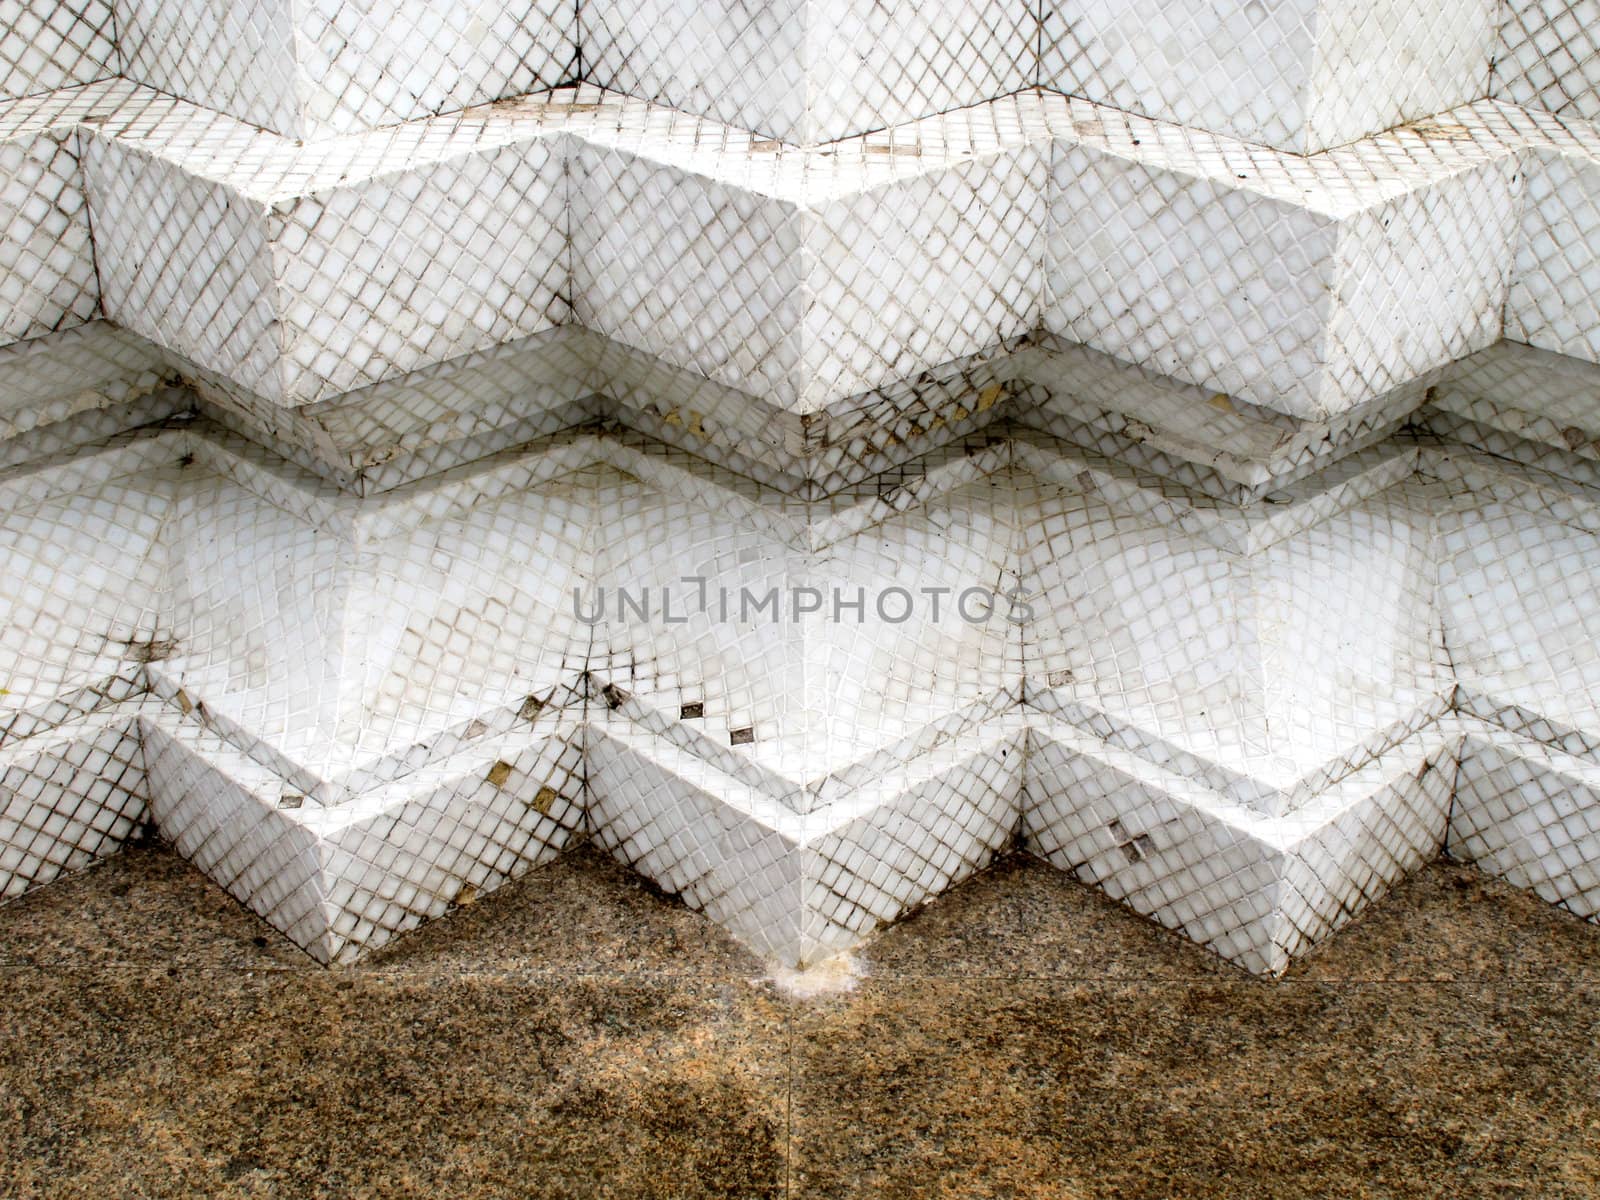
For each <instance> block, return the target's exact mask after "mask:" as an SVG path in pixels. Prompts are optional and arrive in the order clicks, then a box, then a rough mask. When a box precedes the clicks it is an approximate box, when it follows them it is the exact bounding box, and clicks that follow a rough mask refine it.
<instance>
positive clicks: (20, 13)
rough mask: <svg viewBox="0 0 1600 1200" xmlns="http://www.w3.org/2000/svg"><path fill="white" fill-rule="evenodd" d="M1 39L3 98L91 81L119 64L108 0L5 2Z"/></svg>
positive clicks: (0, 15)
mask: <svg viewBox="0 0 1600 1200" xmlns="http://www.w3.org/2000/svg"><path fill="white" fill-rule="evenodd" d="M0 35H3V36H0V100H9V99H11V98H13V97H16V96H36V95H38V94H39V93H41V92H49V91H54V90H55V89H57V88H65V87H71V86H72V85H73V84H78V83H91V82H93V81H94V80H96V79H104V78H105V77H107V76H109V75H114V74H116V73H117V69H118V67H119V66H120V65H121V59H120V56H119V55H118V53H117V45H116V29H115V27H114V24H113V21H112V11H111V4H110V3H109V0H5V3H3V4H0Z"/></svg>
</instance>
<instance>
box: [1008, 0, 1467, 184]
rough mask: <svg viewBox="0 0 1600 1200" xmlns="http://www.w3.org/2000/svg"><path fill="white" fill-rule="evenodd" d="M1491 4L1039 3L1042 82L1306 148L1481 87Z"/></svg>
mask: <svg viewBox="0 0 1600 1200" xmlns="http://www.w3.org/2000/svg"><path fill="white" fill-rule="evenodd" d="M1497 8H1498V5H1497V4H1496V3H1494V0H1450V2H1448V3H1428V4H1411V3H1406V2H1405V0H1348V2H1343V3H1341V2H1337V0H1328V2H1319V0H1288V2H1284V3H1275V4H1241V5H1218V4H1209V3H1204V2H1202V0H1177V2H1175V3H1174V2H1172V0H1136V2H1134V3H1126V2H1122V0H1074V2H1072V3H1052V2H1049V0H1047V2H1046V3H1045V4H1044V6H1043V15H1044V28H1043V36H1042V41H1041V46H1042V58H1041V62H1040V74H1039V82H1040V83H1041V85H1042V86H1044V87H1047V88H1054V89H1056V90H1058V91H1062V92H1067V93H1070V94H1072V95H1076V96H1084V97H1086V98H1088V99H1090V100H1094V101H1097V102H1099V103H1103V104H1109V105H1111V106H1112V107H1114V108H1120V109H1125V110H1127V111H1129V112H1137V113H1141V114H1143V115H1145V116H1149V117H1156V118H1159V119H1161V120H1168V121H1173V122H1175V123H1177V124H1180V125H1188V126H1192V127H1194V128H1197V129H1203V130H1207V131H1209V132H1213V133H1222V134H1227V135H1229V136H1232V137H1237V138H1240V139H1242V140H1244V141H1247V142H1259V143H1261V144H1262V145H1266V146H1272V147H1275V148H1277V149H1280V150H1288V151H1291V152H1293V153H1296V154H1314V153H1316V152H1318V151H1320V150H1325V149H1327V148H1328V147H1330V146H1339V145H1343V144H1345V143H1346V142H1353V141H1356V140H1357V139H1359V138H1362V137H1366V136H1368V135H1369V134H1373V133H1377V132H1379V131H1381V130H1384V129H1388V128H1391V127H1393V126H1395V125H1399V124H1401V123H1403V122H1405V121H1411V120H1415V119H1417V118H1418V117H1426V116H1431V115H1433V114H1434V113H1437V112H1441V111H1443V110H1445V109H1450V108H1455V107H1456V106H1457V105H1460V104H1465V103H1467V102H1469V101H1472V100H1476V99H1478V98H1480V97H1482V96H1484V95H1486V94H1487V92H1488V84H1489V60H1490V55H1491V51H1492V47H1493V41H1494V36H1495V24H1494V22H1495V15H1496V10H1497Z"/></svg>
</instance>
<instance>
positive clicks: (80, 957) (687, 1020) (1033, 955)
mask: <svg viewBox="0 0 1600 1200" xmlns="http://www.w3.org/2000/svg"><path fill="white" fill-rule="evenodd" d="M859 971H860V974H861V978H860V979H859V980H858V981H857V982H856V983H855V985H854V987H853V989H852V990H850V991H847V992H842V993H838V994H828V995H822V996H811V997H809V998H804V999H801V998H796V997H794V996H793V995H792V994H791V992H790V991H788V990H785V988H783V987H780V986H779V985H778V984H776V983H774V982H773V981H771V980H769V979H765V978H763V974H764V972H763V968H762V966H761V964H760V963H758V962H757V961H755V960H754V959H753V958H751V957H750V956H749V955H747V954H745V953H744V952H742V951H741V950H740V949H739V948H738V947H737V946H735V945H734V944H733V943H731V942H730V941H728V940H727V938H726V937H725V936H723V935H722V934H720V933H719V932H718V931H717V930H716V929H714V928H713V927H712V926H711V925H710V924H709V923H708V922H706V921H704V920H702V919H701V918H699V917H698V916H696V915H695V914H693V913H690V912H688V911H686V910H684V909H683V908H681V907H679V906H677V905H675V904H674V903H673V902H671V901H670V900H667V899H664V898H662V897H660V896H658V895H656V894H654V893H653V892H652V891H651V890H650V889H649V888H648V886H647V885H645V884H643V883H641V882H640V881H639V880H638V879H637V878H636V877H634V876H632V875H630V874H628V873H626V872H625V871H623V870H621V869H619V868H617V867H615V866H613V865H612V864H610V863H609V862H608V861H606V860H604V859H602V858H601V857H599V856H598V855H597V854H595V853H593V852H591V851H587V850H582V851H579V852H576V853H574V854H572V855H570V856H569V857H568V858H566V859H564V860H562V861H561V862H559V863H557V864H555V865H554V866H552V867H548V868H546V869H544V870H542V871H539V872H536V873H535V874H533V875H532V876H530V877H529V878H527V879H526V880H524V881H523V882H521V883H519V884H517V885H514V886H512V887H509V888H506V889H504V890H503V891H502V892H500V893H499V894H496V895H494V896H491V897H489V898H487V899H485V900H482V901H480V902H479V903H477V904H476V905H474V906H473V907H471V908H469V909H465V910H462V911H460V912H458V913H456V914H455V915H453V916H452V917H450V918H449V919H447V920H445V921H443V922H439V923H437V924H435V925H434V926H432V927H430V928H428V929H425V930H423V931H422V932H420V933H418V934H416V935H414V936H412V937H410V938H407V939H405V940H403V941H401V942H400V943H398V944H396V945H395V946H394V947H392V948H391V949H390V950H389V951H388V952H386V953H384V954H383V955H382V956H381V957H379V958H377V959H375V960H373V961H371V962H369V963H366V964H363V965H362V966H359V967H354V968H346V969H343V970H337V971H331V972H330V971H326V970H324V969H322V968H320V967H317V966H315V965H314V964H312V963H311V962H310V961H309V960H308V959H306V958H304V957H303V956H301V955H300V953H299V952H298V951H297V950H295V949H294V948H293V947H291V946H290V945H289V944H288V943H287V942H285V941H283V940H282V939H281V938H280V937H279V936H278V935H277V934H275V933H273V932H272V931H271V930H269V929H268V928H267V927H266V926H264V925H262V924H260V923H259V922H257V921H256V920H255V919H254V918H253V917H252V916H250V915H249V914H247V913H245V912H244V911H243V910H241V909H240V908H238V907H237V906H236V905H235V904H234V903H233V902H232V901H231V900H230V899H228V897H227V896H225V895H224V894H223V893H221V892H220V891H219V890H217V889H216V888H215V887H213V886H212V885H211V884H210V883H209V882H207V881H206V880H205V879H204V878H202V877H201V876H200V875H199V874H198V873H197V872H195V871H194V870H193V869H192V868H190V867H188V866H187V865H185V864H184V863H182V862H181V861H179V860H178V859H177V858H176V857H175V856H174V855H172V854H171V852H170V851H168V850H166V849H165V848H163V847H160V846H154V845H151V846H141V847H137V848H132V849H129V850H128V851H126V852H124V853H123V854H122V855H121V856H119V857H118V858H116V859H114V860H112V861H110V862H107V863H105V864H103V865H102V866H100V867H98V868H97V869H95V870H93V871H91V872H89V873H87V874H85V875H82V876H79V877H76V878H73V879H70V880H67V881H64V882H61V883H59V884H57V885H55V886H52V887H49V888H46V889H44V890H42V891H40V892H38V893H35V894H33V895H31V896H28V897H24V898H23V899H21V900H19V901H16V902H13V903H11V904H8V905H6V906H4V907H0V981H3V986H4V993H5V1002H4V1004H3V1006H0V1028H3V1036H0V1195H5V1196H49V1197H61V1196H93V1197H97V1198H99V1197H111V1196H117V1197H120V1196H168V1195H204V1196H286V1197H296V1198H299V1197H311V1196H335V1195H337V1196H356V1195H359V1196H369V1195H371V1196H429V1197H467V1196H480V1195H482V1196H491V1195H493V1196H648V1197H679V1196H682V1197H689V1196H740V1197H751V1196H775V1195H793V1196H818V1197H823V1196H873V1197H899V1196H906V1197H929V1196H961V1197H967V1196H1018V1197H1021V1196H1027V1197H1036V1196H1037V1197H1101V1196H1115V1197H1162V1198H1166V1197H1179V1196H1228V1197H1250V1196H1264V1197H1268V1196H1269V1197H1274V1198H1281V1197H1299V1196H1305V1197H1317V1198H1319V1200H1325V1198H1327V1197H1342V1196H1360V1197H1369V1196H1439V1197H1467V1196H1497V1197H1498V1196H1530V1197H1541V1198H1545V1197H1561V1196H1595V1195H1600V930H1597V929H1595V928H1593V927H1591V926H1587V925H1584V924H1582V923H1581V922H1579V921H1577V920H1575V919H1573V918H1571V917H1569V916H1567V915H1565V914H1563V913H1560V912H1557V911H1555V910H1552V909H1549V908H1547V907H1545V906H1544V905H1543V904H1541V903H1539V902H1538V901H1536V900H1533V899H1532V898H1530V897H1528V896H1526V895H1524V894H1521V893H1518V892H1515V891H1513V890H1511V889H1509V888H1506V887H1502V886H1500V885H1498V884H1495V883H1492V882H1489V881H1487V880H1485V879H1483V878H1482V877H1480V876H1479V875H1477V874H1476V873H1474V872H1473V871H1471V870H1469V869H1466V868H1461V867H1457V866H1454V865H1450V864H1439V865H1437V866H1434V867H1432V868H1429V869H1428V870H1427V871H1426V872H1424V873H1423V874H1422V875H1421V876H1420V877H1418V878H1417V879H1415V880H1413V881H1412V882H1411V883H1409V884H1408V885H1406V886H1405V887H1404V888H1403V889H1401V890H1400V891H1399V892H1398V893H1397V894H1395V895H1394V896H1392V897H1391V898H1390V899H1389V900H1388V902H1386V903H1385V904H1383V905H1381V906H1380V907H1379V908H1378V909H1377V910H1376V911H1375V912H1373V913H1371V914H1369V915H1368V916H1366V917H1365V918H1363V919H1362V920H1360V921H1358V922H1357V923H1356V924H1355V925H1353V926H1352V927H1351V928H1350V929H1349V930H1347V931H1346V932H1345V933H1344V934H1343V935H1342V936H1341V937H1339V938H1337V939H1336V940H1335V941H1334V942H1333V943H1332V944H1331V945H1330V946H1329V947H1327V948H1326V949H1325V950H1324V951H1322V952H1320V953H1319V954H1317V955H1314V956H1313V957H1312V958H1311V959H1309V960H1308V961H1307V962H1306V963H1304V964H1303V965H1302V966H1301V967H1300V968H1299V969H1297V971H1296V972H1295V973H1294V974H1293V975H1292V976H1291V977H1290V978H1289V979H1288V980H1286V981H1284V982H1281V983H1278V984H1271V983H1266V982H1261V981H1257V980H1253V979H1250V978H1248V977H1246V976H1243V975H1241V974H1239V973H1238V972H1236V971H1235V970H1233V969H1232V968H1229V967H1227V966H1224V965H1223V964H1221V963H1220V962H1218V961H1216V960H1214V959H1212V958H1210V957H1208V956H1207V955H1205V954H1204V953H1202V952H1201V951H1199V950H1196V949H1194V948H1193V947H1191V946H1189V945H1187V944H1185V943H1183V942H1181V941H1179V940H1178V939H1177V938H1175V937H1172V936H1170V935H1168V934H1166V933H1165V932H1163V931H1161V930H1159V929H1157V928H1155V927H1153V926H1152V925H1150V924H1148V923H1147V922H1145V921H1143V920H1142V919H1140V918H1138V917H1136V916H1133V915H1131V914H1129V913H1127V912H1124V911H1122V910H1120V909H1118V908H1116V907H1115V906H1113V905H1111V904H1109V903H1108V902H1106V901H1105V900H1103V899H1101V898H1099V897H1097V896H1096V895H1094V894H1093V893H1091V892H1089V891H1087V890H1085V889H1083V888H1081V887H1079V886H1077V885H1075V884H1073V883H1071V882H1070V881H1068V880H1066V879H1065V878H1063V877H1062V876H1060V875H1058V874H1057V873H1055V872H1053V871H1051V870H1050V869H1048V868H1046V867H1043V866H1041V865H1039V864H1038V863H1036V862H1034V861H1032V860H1030V859H1027V858H1025V857H1020V856H1019V857H1014V858H1010V859H1007V860H1005V861H1004V862H1002V863H1001V864H1000V865H999V866H997V867H996V868H994V869H993V870H992V871H990V872H988V873H987V874H985V875H983V876H981V877H979V878H977V879H975V880H973V881H971V882H970V883H968V884H966V885H965V886H963V887H961V888H959V889H957V890H956V891H955V892H953V893H951V894H950V895H948V896H946V897H944V898H943V899H941V900H939V901H938V902H936V903H934V904H932V905H930V906H929V907H928V908H926V909H925V910H923V911H922V912H921V913H920V914H918V915H917V916H915V917H913V918H912V919H910V920H908V921H906V922H904V923H903V924H902V925H900V926H898V927H897V928H895V929H892V930H890V931H889V932H888V933H886V934H885V935H883V936H882V937H880V938H879V939H878V940H877V941H876V942H875V943H874V944H873V945H871V946H870V947H869V948H868V950H867V951H866V952H864V953H863V954H862V955H861V956H860V961H859Z"/></svg>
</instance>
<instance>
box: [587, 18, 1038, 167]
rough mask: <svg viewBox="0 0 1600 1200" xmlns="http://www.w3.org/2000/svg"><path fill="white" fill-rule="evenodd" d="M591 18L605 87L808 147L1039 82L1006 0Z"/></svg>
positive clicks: (1030, 23) (590, 64) (591, 62)
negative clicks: (999, 1)
mask: <svg viewBox="0 0 1600 1200" xmlns="http://www.w3.org/2000/svg"><path fill="white" fill-rule="evenodd" d="M579 21H580V24H581V27H582V35H581V40H582V44H583V53H584V65H585V77H586V78H588V79H589V80H591V81H593V82H594V83H597V84H599V85H600V86H601V87H604V88H608V89H610V90H612V91H618V92H625V93H627V94H629V95H632V96H639V97H641V98H643V99H647V100H651V101H654V102H656V103H660V104H664V105H667V106H669V107H671V108H677V109H682V110H683V111H685V112H689V113H694V114H696V115H700V116H708V117H712V118H714V119H716V120H718V121H724V122H727V123H728V124H730V125H736V126H738V127H740V128H741V129H750V130H754V131H755V132H757V133H759V134H761V135H762V136H764V137H769V138H774V139H777V140H779V141H784V142H792V143H796V144H801V145H811V144H815V143H819V142H828V141H833V140H835V139H838V138H844V137H849V136H851V135H853V134H857V133H863V132H866V131H868V130H872V129H882V128H885V127H887V126H890V125H898V124H901V123H903V122H905V121H908V120H914V119H915V118H918V117H924V116H928V115H931V114H934V113H940V112H945V111H948V110H950V109H953V108H962V107H965V106H967V105H971V104H977V103H980V102H981V101H984V100H990V99H993V98H995V97H997V96H1003V95H1006V94H1008V93H1011V92H1015V91H1018V90H1020V89H1022V88H1024V87H1028V86H1030V85H1031V84H1032V83H1033V81H1034V74H1035V72H1034V60H1035V57H1036V54H1037V49H1036V46H1037V38H1038V16H1037V14H1036V13H1034V12H1032V11H1030V10H1029V7H1028V6H1027V5H1020V4H1007V3H998V2H996V0H983V2H981V3H953V2H951V0H934V2H931V3H926V2H925V3H921V4H914V3H910V2H908V0H893V2H892V3H881V2H880V3H867V2H865V0H786V2H785V3H782V4H768V5H759V6H756V5H748V4H737V3H728V2H727V0H717V2H716V3H710V4H695V3H687V2H685V0H590V2H588V3H585V4H582V5H580V6H579Z"/></svg>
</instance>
